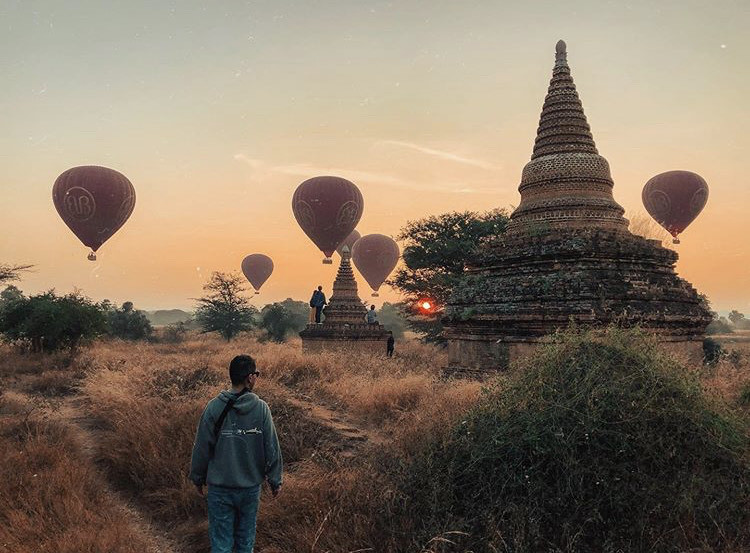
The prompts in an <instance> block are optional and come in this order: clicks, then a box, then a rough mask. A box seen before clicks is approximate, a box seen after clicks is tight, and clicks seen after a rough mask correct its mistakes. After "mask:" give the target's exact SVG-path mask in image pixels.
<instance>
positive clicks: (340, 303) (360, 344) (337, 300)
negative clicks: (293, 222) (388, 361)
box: [299, 246, 391, 355]
mask: <svg viewBox="0 0 750 553" xmlns="http://www.w3.org/2000/svg"><path fill="white" fill-rule="evenodd" d="M323 314H324V316H325V319H324V320H323V324H315V323H311V324H308V325H307V328H305V329H304V330H303V331H301V332H300V333H299V335H300V336H301V337H302V349H303V350H304V351H306V352H314V351H324V350H332V349H347V350H352V349H357V350H360V351H368V352H371V353H382V354H383V355H385V352H386V344H387V341H388V337H389V336H391V332H390V331H389V330H385V328H384V327H383V325H381V324H377V323H375V324H372V323H370V324H368V323H367V322H365V315H366V314H367V308H366V307H365V305H364V303H362V300H361V299H360V298H359V294H358V293H357V281H356V280H355V279H354V271H353V270H352V264H351V253H350V252H349V248H348V247H347V246H344V248H343V249H342V251H341V264H340V265H339V270H338V273H337V274H336V280H335V281H334V283H333V294H332V295H331V299H330V301H329V302H328V306H327V307H326V309H325V311H324V312H323Z"/></svg>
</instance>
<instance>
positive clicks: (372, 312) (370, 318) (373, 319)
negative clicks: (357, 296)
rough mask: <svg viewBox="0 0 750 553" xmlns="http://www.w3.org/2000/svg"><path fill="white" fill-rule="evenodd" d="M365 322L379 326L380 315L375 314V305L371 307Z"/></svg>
mask: <svg viewBox="0 0 750 553" xmlns="http://www.w3.org/2000/svg"><path fill="white" fill-rule="evenodd" d="M365 320H366V321H367V324H371V325H376V324H378V314H377V313H376V312H375V306H374V305H371V306H370V310H369V311H368V312H367V315H365Z"/></svg>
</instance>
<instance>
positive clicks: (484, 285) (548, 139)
mask: <svg viewBox="0 0 750 553" xmlns="http://www.w3.org/2000/svg"><path fill="white" fill-rule="evenodd" d="M612 187H613V182H612V177H611V175H610V171H609V164H608V163H607V160H606V159H604V158H603V157H602V156H600V155H599V153H598V152H597V150H596V145H595V144H594V139H593V136H592V134H591V130H590V129H589V126H588V123H587V122H586V116H585V115H584V113H583V106H582V104H581V101H580V99H579V98H578V93H577V91H576V88H575V85H574V83H573V78H572V77H571V75H570V68H569V67H568V62H567V51H566V47H565V43H564V42H562V41H560V42H558V44H557V48H556V56H555V66H554V69H553V74H552V80H551V82H550V86H549V91H548V93H547V97H546V98H545V101H544V107H543V108H542V114H541V118H540V122H539V129H538V132H537V138H536V141H535V143H534V151H533V153H532V156H531V161H529V163H527V164H526V167H524V169H523V173H522V176H521V183H520V185H519V187H518V190H519V192H520V193H521V202H520V204H519V206H518V208H517V209H516V210H515V211H514V212H513V214H512V215H511V221H510V223H509V225H508V229H507V232H506V234H505V235H504V236H501V237H497V238H496V239H494V240H489V241H487V243H486V244H485V245H484V246H483V247H482V248H481V249H480V250H479V252H478V253H477V254H476V256H475V258H474V259H473V261H472V262H471V264H470V266H468V267H467V269H466V274H465V277H464V278H463V280H462V282H461V284H460V285H459V286H458V287H457V288H456V289H455V290H454V293H453V296H452V297H451V299H450V301H449V304H448V306H447V307H446V312H445V318H444V323H445V328H446V330H445V336H446V338H447V339H448V348H449V357H450V363H451V366H452V367H454V368H460V369H468V370H472V369H479V370H485V369H489V368H500V367H504V366H507V364H508V363H509V362H510V361H511V360H512V358H513V356H514V355H517V354H519V353H526V352H528V351H530V349H529V348H531V347H532V346H533V344H535V343H538V342H540V341H543V340H544V339H545V338H544V337H545V336H547V335H549V334H551V333H552V332H554V331H555V330H556V329H557V328H560V327H564V326H566V325H567V324H568V323H569V322H570V321H571V320H574V321H576V322H578V323H580V324H607V323H611V322H614V321H619V322H621V323H623V324H626V325H640V326H642V327H644V328H646V329H648V330H651V331H653V332H655V333H656V334H658V335H659V336H660V337H661V339H662V340H663V341H665V342H676V343H680V344H688V345H690V346H691V347H692V346H695V345H697V346H698V347H700V341H701V339H702V337H703V334H704V331H705V327H706V325H707V324H708V322H709V321H710V314H709V312H708V310H707V309H706V307H705V305H703V303H702V302H701V301H700V298H699V296H698V294H697V292H696V291H695V289H693V287H692V286H691V285H690V284H689V283H688V282H686V281H685V280H683V279H681V278H679V277H678V276H677V275H676V274H675V270H674V264H675V262H676V261H677V254H676V253H675V252H673V251H672V250H668V249H666V248H664V247H662V246H661V245H660V244H659V243H658V242H657V241H654V240H646V239H644V238H641V237H639V236H634V235H633V234H631V233H630V232H629V231H628V229H627V226H628V221H627V219H625V218H624V217H623V209H622V207H620V206H619V205H618V204H617V202H615V200H614V197H613V195H612Z"/></svg>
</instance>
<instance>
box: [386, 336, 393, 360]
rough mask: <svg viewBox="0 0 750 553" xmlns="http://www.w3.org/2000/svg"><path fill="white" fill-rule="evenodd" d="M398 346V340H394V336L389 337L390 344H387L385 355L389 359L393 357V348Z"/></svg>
mask: <svg viewBox="0 0 750 553" xmlns="http://www.w3.org/2000/svg"><path fill="white" fill-rule="evenodd" d="M395 344H396V340H394V339H393V334H391V335H390V336H388V342H386V346H385V348H386V349H385V353H386V355H388V357H393V348H394V346H395Z"/></svg>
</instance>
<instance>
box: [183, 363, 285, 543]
mask: <svg viewBox="0 0 750 553" xmlns="http://www.w3.org/2000/svg"><path fill="white" fill-rule="evenodd" d="M259 375H260V373H259V372H258V371H257V370H256V369H255V361H254V360H253V358H252V357H250V356H249V355H238V356H237V357H235V358H234V359H232V362H231V363H230V364H229V377H230V379H231V380H232V389H231V390H224V391H223V392H221V393H220V394H219V395H218V396H217V397H215V398H214V399H212V400H211V401H209V402H208V405H206V409H205V410H204V411H203V415H202V416H201V420H200V423H199V424H198V431H197V433H196V436H195V444H194V445H193V457H192V460H191V463H190V480H192V481H193V484H195V486H196V488H197V490H198V493H199V494H200V495H203V486H204V485H205V484H208V492H207V494H206V501H207V504H208V526H209V528H208V531H209V537H210V539H211V553H232V551H236V552H237V553H252V551H253V545H254V544H255V520H256V516H257V514H258V504H259V502H260V488H261V484H262V483H263V481H264V480H268V484H269V486H270V488H271V493H272V494H273V496H274V497H276V496H278V495H279V493H280V491H281V472H282V459H281V449H280V447H279V439H278V437H277V435H276V428H275V427H274V424H273V419H272V418H271V410H270V409H269V408H268V404H267V403H266V402H265V401H263V400H262V399H260V398H259V397H258V396H257V395H255V394H254V393H252V389H253V387H254V386H255V382H256V380H257V379H258V376H259Z"/></svg>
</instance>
